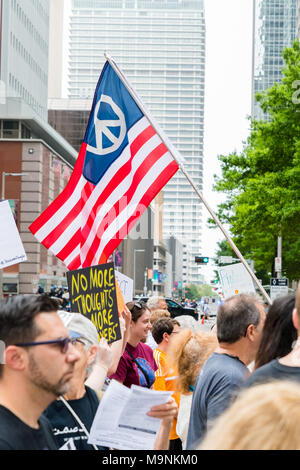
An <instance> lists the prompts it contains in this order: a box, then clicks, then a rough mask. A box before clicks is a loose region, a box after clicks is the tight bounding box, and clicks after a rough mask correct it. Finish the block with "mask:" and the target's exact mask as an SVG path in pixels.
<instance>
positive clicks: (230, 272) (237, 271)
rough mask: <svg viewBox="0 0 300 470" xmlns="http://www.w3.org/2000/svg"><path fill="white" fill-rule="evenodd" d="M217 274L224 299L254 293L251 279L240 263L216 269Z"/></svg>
mask: <svg viewBox="0 0 300 470" xmlns="http://www.w3.org/2000/svg"><path fill="white" fill-rule="evenodd" d="M218 273H219V278H220V283H221V286H222V289H223V293H224V298H225V299H228V298H229V297H231V296H233V295H237V294H249V293H252V292H253V293H254V292H255V288H254V285H253V281H252V278H251V276H250V274H249V273H248V271H247V270H246V268H245V266H244V265H243V264H242V263H237V264H230V265H229V266H224V267H222V268H218Z"/></svg>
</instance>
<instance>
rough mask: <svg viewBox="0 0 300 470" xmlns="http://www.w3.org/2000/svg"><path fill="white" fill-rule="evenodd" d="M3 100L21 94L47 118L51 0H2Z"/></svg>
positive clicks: (1, 77) (0, 47)
mask: <svg viewBox="0 0 300 470" xmlns="http://www.w3.org/2000/svg"><path fill="white" fill-rule="evenodd" d="M0 11H1V29H0V53H1V60H0V62H1V69H0V80H1V85H2V94H3V95H4V96H2V100H3V99H4V98H5V97H12V98H21V99H22V100H23V101H24V102H25V103H26V104H27V105H28V106H29V107H30V108H31V109H32V110H33V111H34V112H35V113H36V115H37V116H38V117H39V118H40V119H42V120H44V121H47V119H48V112H47V109H48V41H49V0H26V1H25V2H24V1H21V0H0Z"/></svg>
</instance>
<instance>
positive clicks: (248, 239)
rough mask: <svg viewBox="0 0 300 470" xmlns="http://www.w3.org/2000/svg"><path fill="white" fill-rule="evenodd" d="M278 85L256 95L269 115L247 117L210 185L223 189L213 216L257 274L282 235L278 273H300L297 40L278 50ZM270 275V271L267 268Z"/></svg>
mask: <svg viewBox="0 0 300 470" xmlns="http://www.w3.org/2000/svg"><path fill="white" fill-rule="evenodd" d="M283 58H284V61H285V66H284V68H283V79H282V83H281V84H274V86H272V87H271V88H269V89H268V90H267V91H266V92H262V93H259V94H257V95H256V99H257V100H258V102H259V103H260V106H261V107H262V109H263V110H264V111H265V112H267V113H268V115H269V120H265V121H256V120H252V121H250V122H251V133H250V136H249V138H248V141H247V142H246V144H245V146H244V149H243V151H242V153H241V154H240V155H238V154H237V153H236V152H233V153H231V154H230V155H228V156H226V155H220V156H219V160H220V162H221V169H222V177H221V178H219V179H218V178H216V184H215V188H214V189H215V190H216V191H221V192H224V193H225V194H226V201H225V202H224V203H223V204H220V205H219V207H218V216H219V218H220V220H221V221H222V222H223V223H227V224H228V225H229V227H230V231H231V233H232V238H233V241H234V242H235V244H236V245H237V246H238V247H239V250H240V251H241V252H242V253H243V255H244V257H245V258H251V259H253V260H254V262H255V268H256V270H257V272H258V273H260V272H263V273H268V272H272V270H273V261H274V258H275V256H276V252H277V238H278V236H279V235H280V234H282V253H283V274H284V275H286V276H287V277H289V278H290V279H299V278H300V262H299V253H300V237H299V220H300V44H299V41H298V40H296V41H295V42H294V44H293V47H291V48H286V49H285V50H284V51H283ZM273 274H274V272H273Z"/></svg>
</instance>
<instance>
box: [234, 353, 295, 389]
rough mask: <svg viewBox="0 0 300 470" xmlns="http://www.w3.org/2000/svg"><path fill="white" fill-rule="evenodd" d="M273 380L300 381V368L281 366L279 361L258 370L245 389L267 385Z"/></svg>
mask: <svg viewBox="0 0 300 470" xmlns="http://www.w3.org/2000/svg"><path fill="white" fill-rule="evenodd" d="M273 380H295V381H296V382H299V381H300V367H292V366H286V365H284V364H281V363H280V362H279V361H278V359H273V361H271V362H268V363H267V364H265V365H263V366H261V367H259V368H258V369H256V370H255V371H254V372H253V373H252V374H251V375H250V377H249V379H247V380H246V382H245V383H244V385H243V388H248V387H251V386H252V385H258V384H261V383H267V382H270V381H273Z"/></svg>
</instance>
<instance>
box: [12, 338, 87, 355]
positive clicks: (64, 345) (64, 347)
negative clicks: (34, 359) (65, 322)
mask: <svg viewBox="0 0 300 470" xmlns="http://www.w3.org/2000/svg"><path fill="white" fill-rule="evenodd" d="M77 341H79V339H78V338H70V337H65V338H59V339H52V340H48V341H33V342H31V343H17V344H15V346H20V347H21V348H27V347H31V346H40V345H42V344H57V345H58V346H59V347H60V348H61V352H62V353H63V354H65V353H66V352H67V351H68V348H69V344H72V345H73V346H74V345H75V344H76V342H77Z"/></svg>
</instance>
